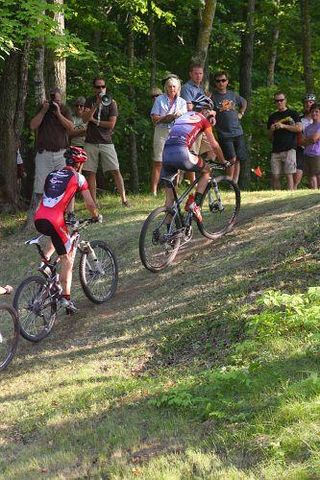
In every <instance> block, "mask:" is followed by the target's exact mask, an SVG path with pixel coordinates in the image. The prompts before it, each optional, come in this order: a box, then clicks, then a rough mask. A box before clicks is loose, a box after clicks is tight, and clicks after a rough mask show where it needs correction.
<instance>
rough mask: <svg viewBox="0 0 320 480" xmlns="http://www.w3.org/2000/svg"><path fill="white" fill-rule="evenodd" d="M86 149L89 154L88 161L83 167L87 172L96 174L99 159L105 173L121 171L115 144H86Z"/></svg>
mask: <svg viewBox="0 0 320 480" xmlns="http://www.w3.org/2000/svg"><path fill="white" fill-rule="evenodd" d="M84 149H85V151H86V152H87V154H88V160H87V161H86V163H85V164H84V166H83V170H84V171H85V172H94V173H96V172H97V170H98V165H99V159H100V160H101V166H102V171H103V172H107V171H109V170H119V162H118V157H117V152H116V149H115V148H114V145H113V143H85V144H84Z"/></svg>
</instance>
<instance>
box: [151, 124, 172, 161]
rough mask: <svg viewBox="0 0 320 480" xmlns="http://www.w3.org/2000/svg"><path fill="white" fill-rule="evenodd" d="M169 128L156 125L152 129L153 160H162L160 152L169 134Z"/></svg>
mask: <svg viewBox="0 0 320 480" xmlns="http://www.w3.org/2000/svg"><path fill="white" fill-rule="evenodd" d="M169 132H170V130H169V128H168V127H162V126H158V127H155V129H154V135H153V161H154V162H162V152H163V148H164V144H165V142H166V140H167V138H168V135H169Z"/></svg>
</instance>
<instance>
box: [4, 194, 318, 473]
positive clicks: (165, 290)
mask: <svg viewBox="0 0 320 480" xmlns="http://www.w3.org/2000/svg"><path fill="white" fill-rule="evenodd" d="M315 205H316V197H315V195H314V194H310V195H304V196H301V197H298V198H293V197H292V198H291V197H290V201H289V200H288V199H286V200H277V201H276V203H275V202H274V201H267V202H265V203H263V204H261V203H260V204H254V205H247V206H244V207H243V208H242V212H241V215H240V218H239V224H238V226H237V228H236V229H235V230H234V232H232V233H231V234H230V235H228V236H226V237H224V238H223V239H220V240H218V241H217V242H208V241H206V240H205V239H204V238H203V237H201V236H200V234H199V233H198V234H196V235H195V238H194V240H193V241H192V243H191V244H189V245H188V247H187V248H185V249H184V250H182V251H181V252H180V253H179V255H178V257H177V259H176V262H175V264H174V266H172V267H170V268H168V269H167V270H165V271H164V272H162V273H161V274H159V275H154V274H152V273H150V272H147V271H146V270H145V269H144V268H143V267H142V266H141V263H140V260H139V256H138V236H139V232H140V228H141V225H142V221H140V220H132V221H130V220H128V221H126V222H125V223H121V222H119V223H118V224H117V222H116V221H115V220H113V219H114V218H115V219H117V218H118V217H116V215H115V216H112V215H111V216H110V220H111V221H110V225H109V226H108V225H106V226H105V228H104V229H103V230H94V231H92V232H90V237H91V238H103V239H105V240H106V241H107V242H109V240H110V244H111V246H112V247H113V248H114V250H115V252H116V255H117V257H118V259H119V266H120V278H119V289H118V292H117V294H116V296H115V297H114V298H113V299H112V300H111V301H110V302H109V303H108V304H106V305H102V306H93V305H91V304H90V303H89V302H88V301H87V300H85V299H83V297H82V293H81V290H80V287H79V283H78V280H77V279H76V278H75V284H74V286H75V297H76V299H77V300H78V303H79V306H80V313H79V314H78V315H77V316H76V318H74V319H69V318H67V317H61V318H59V320H58V322H57V325H56V326H55V327H54V331H53V332H52V335H51V336H50V337H48V339H46V340H44V341H43V342H41V343H40V344H37V345H30V344H27V343H26V342H21V345H20V347H19V358H17V361H16V362H15V360H14V363H12V365H11V366H10V367H9V369H8V370H7V372H5V373H4V375H2V378H1V379H0V384H2V385H3V386H4V387H5V386H6V382H11V381H12V382H13V383H14V382H15V380H16V379H19V377H20V378H22V383H23V382H27V381H28V377H29V375H30V377H32V378H33V379H34V380H35V388H34V389H33V390H31V391H30V390H29V391H28V389H26V388H24V387H23V386H21V385H20V386H19V387H18V389H19V388H20V390H22V391H23V393H21V392H18V391H14V392H11V393H7V392H6V391H5V390H6V389H5V388H4V391H3V392H2V394H1V395H0V396H1V399H2V400H3V401H5V402H18V403H19V402H20V403H21V408H22V405H23V406H25V407H26V408H28V407H30V408H31V409H32V408H35V407H32V404H33V396H37V395H38V396H39V395H41V392H43V393H44V394H45V395H47V394H50V395H54V394H55V393H57V399H56V400H55V401H56V402H58V404H53V403H52V404H50V408H49V407H46V406H45V405H42V404H41V402H40V404H39V405H38V407H39V408H37V409H36V410H35V412H34V415H31V416H30V418H29V419H28V418H27V419H26V421H24V420H23V418H24V417H22V418H21V419H20V420H18V419H17V421H16V426H15V427H14V428H15V429H17V430H18V431H19V432H20V433H19V435H21V436H22V438H23V441H22V440H21V443H19V449H20V451H19V453H18V458H17V459H16V460H15V464H14V463H13V460H12V461H11V462H9V464H8V468H9V469H16V471H20V472H23V471H25V472H26V475H29V474H28V471H29V473H30V475H29V477H30V478H32V475H34V464H38V463H39V462H42V461H44V463H45V464H48V465H49V466H48V468H49V472H50V468H53V470H54V471H55V472H56V471H58V467H57V462H58V461H59V462H60V464H63V465H64V466H63V467H61V471H64V470H65V471H69V470H68V469H70V471H72V470H73V469H74V470H75V471H77V472H78V471H79V472H80V475H79V477H78V478H82V477H81V475H82V476H83V478H85V477H84V474H86V475H88V473H86V472H85V469H86V468H87V470H88V472H94V474H96V473H97V472H104V473H105V474H106V475H108V474H109V472H110V471H111V470H112V468H113V466H112V465H118V466H119V469H121V465H123V467H124V468H127V464H128V463H129V464H130V462H132V458H133V457H132V452H134V451H135V450H139V449H141V448H143V447H145V446H146V445H148V444H151V445H152V442H154V441H157V442H158V443H159V444H161V445H162V444H165V445H168V446H170V445H171V446H172V445H173V446H174V448H175V446H177V448H179V449H180V450H179V451H180V452H184V450H185V449H186V448H195V449H197V448H198V447H199V445H201V448H203V449H205V448H208V445H209V448H214V446H215V445H217V444H218V443H219V438H218V436H216V435H218V434H217V432H215V429H217V430H218V433H219V435H220V434H223V435H225V437H226V438H227V441H226V444H225V445H226V448H225V449H224V448H220V449H219V448H218V449H216V450H217V451H218V452H219V453H220V457H221V458H222V461H223V462H224V463H225V464H227V463H228V462H233V464H234V465H236V466H237V467H239V468H247V467H248V466H252V465H258V463H259V462H260V460H261V459H262V457H263V455H264V453H263V451H264V449H263V448H260V447H259V446H253V445H252V444H250V441H249V432H248V439H246V438H245V439H244V440H243V444H241V441H242V440H241V435H240V432H241V431H243V432H246V425H245V424H246V422H248V425H249V423H250V421H251V420H252V421H255V417H257V416H259V415H260V414H262V413H263V411H264V409H265V408H269V409H271V410H272V412H274V411H276V410H277V408H279V407H280V404H281V401H282V398H284V397H281V396H280V397H279V398H277V397H276V395H275V394H273V392H272V388H273V387H275V386H277V387H278V385H279V384H281V382H284V383H285V380H286V379H288V378H291V377H292V378H293V379H298V376H297V375H298V373H295V372H294V371H293V370H294V369H293V370H292V369H291V367H290V364H291V362H292V363H293V365H295V367H296V368H297V372H298V371H300V370H301V368H306V369H309V370H310V371H316V365H315V362H314V359H313V358H312V359H305V360H302V359H296V360H292V359H290V358H288V359H286V360H281V361H278V363H277V362H276V361H274V362H270V364H269V363H267V365H266V366H263V367H260V368H261V370H260V372H250V374H249V381H248V382H247V384H244V385H242V386H241V388H240V387H239V388H238V387H237V382H236V381H235V383H234V385H233V384H231V390H230V392H229V390H228V389H229V387H228V385H227V383H228V382H226V383H225V384H224V383H223V381H222V383H221V382H220V384H221V386H220V387H221V388H220V387H219V388H220V393H221V394H220V397H219V399H221V396H222V397H223V398H224V397H226V399H228V398H229V400H230V402H231V404H232V406H231V407H230V405H229V404H228V402H227V403H224V402H223V401H221V402H220V401H219V404H220V403H221V405H220V406H219V405H218V408H220V410H219V409H218V410H217V414H216V416H214V415H213V416H212V417H210V418H211V419H213V424H212V425H211V427H212V428H211V430H210V431H209V432H208V431H207V430H208V424H206V427H204V426H203V425H202V424H201V422H200V421H199V417H200V418H206V417H205V414H203V410H202V411H200V413H199V412H197V410H196V409H197V407H199V408H200V405H197V404H196V405H195V407H194V408H191V409H190V411H188V409H186V410H184V409H179V408H178V409H177V410H174V409H172V408H171V407H170V408H169V409H167V407H166V406H164V407H163V408H160V409H158V408H155V407H154V406H151V405H150V404H149V403H148V402H149V399H150V398H156V397H157V392H158V391H161V390H163V389H164V390H165V387H163V385H162V384H161V380H160V384H159V385H158V379H157V375H160V376H161V375H164V377H165V378H166V379H168V378H171V377H172V376H174V374H175V373H174V367H178V366H179V365H180V364H183V367H184V368H185V369H186V370H185V371H186V373H185V376H186V378H187V377H188V375H189V374H188V373H187V367H190V369H191V370H192V369H194V370H195V371H196V372H199V371H201V369H203V367H205V366H210V365H217V366H218V365H222V364H223V361H224V359H225V358H226V355H228V353H229V352H230V350H232V348H233V347H234V345H235V344H236V343H238V342H241V341H242V339H243V320H242V319H241V315H240V313H241V312H242V311H244V312H248V314H250V311H251V309H254V308H256V307H255V305H254V301H253V300H250V298H249V294H250V292H255V291H258V292H259V291H261V290H266V289H268V288H282V289H283V288H284V289H286V288H289V289H290V288H294V287H295V286H296V285H299V288H307V286H309V285H313V284H314V281H315V279H317V278H318V277H315V275H314V272H308V270H307V267H308V265H311V263H310V262H311V261H310V262H309V263H308V262H306V263H305V264H303V265H299V264H294V263H292V262H291V261H290V258H289V255H290V254H291V253H292V251H294V250H295V249H296V248H298V247H299V246H300V245H301V242H303V241H305V234H304V230H305V227H306V226H307V227H309V228H311V229H312V228H314V230H315V231H316V224H315V218H314V216H315V212H316V211H317V208H318V207H317V206H315ZM298 209H305V212H304V215H303V217H302V216H301V215H299V212H298V211H297V210H298ZM138 214H139V215H140V214H141V210H139V211H138ZM289 214H292V216H291V218H290V215H289ZM135 215H136V211H132V216H133V217H134V216H135ZM282 215H283V216H282ZM288 215H289V218H288ZM127 218H128V219H129V218H130V217H128V215H127ZM308 222H310V223H308ZM113 223H114V225H113ZM288 232H289V233H288ZM111 233H112V235H111ZM104 237H105V238H104ZM13 250H14V251H16V252H17V255H16V256H15V255H14V254H13V256H12V259H13V265H12V272H11V275H15V274H16V273H15V272H14V269H15V266H16V271H19V269H18V264H19V261H21V257H23V258H24V261H26V262H30V258H29V257H25V256H26V255H27V253H25V252H23V255H22V253H21V247H20V245H13ZM18 252H19V255H20V258H18ZM28 253H29V251H28ZM36 258H37V257H36V255H35V254H34V256H33V257H31V261H34V262H36ZM26 264H27V263H26ZM28 268H29V267H28ZM20 273H21V271H20ZM33 273H34V266H33ZM293 277H294V286H293V287H292V278H293ZM17 281H18V280H17V279H16V282H17ZM248 298H249V299H248ZM199 359H200V360H201V361H200V362H199ZM95 361H96V364H95V363H94V362H95ZM118 361H121V364H122V366H121V369H120V370H119V374H118V377H116V378H114V376H113V372H114V368H115V367H114V366H113V364H117V362H118ZM197 362H198V363H197ZM281 362H282V363H281ZM308 362H310V363H309V364H308ZM73 363H74V364H75V365H77V368H79V372H80V371H81V368H86V366H87V365H88V366H90V365H92V367H91V368H92V370H93V371H94V372H95V374H96V375H97V378H96V379H94V377H89V378H86V379H84V380H82V379H79V378H71V379H70V380H67V381H66V379H65V378H64V379H63V380H62V381H61V383H59V382H57V381H53V380H51V381H50V380H47V385H45V387H44V386H43V382H40V385H41V386H39V387H38V388H37V386H36V385H37V376H39V378H41V374H42V372H44V374H45V376H46V377H45V378H48V379H50V378H51V375H52V374H53V373H54V372H55V371H56V370H57V371H59V368H62V369H63V368H64V367H65V366H66V365H71V366H72V364H73ZM98 364H99V365H98ZM168 366H169V368H168ZM70 368H71V367H70ZM263 368H265V371H264V374H265V375H266V377H267V383H266V385H260V386H259V385H257V383H258V384H259V382H258V380H259V379H260V376H261V378H262V373H263ZM162 369H164V371H165V373H162V374H161V373H159V372H161V370H162ZM183 371H184V370H182V371H179V379H181V382H182V385H184V388H185V391H186V392H187V393H188V394H189V395H190V396H191V398H193V397H195V396H198V397H200V398H208V399H209V400H208V402H207V403H209V402H210V401H211V403H212V401H213V402H214V401H215V397H214V395H215V389H214V388H212V386H211V385H210V384H208V383H207V384H206V383H205V382H204V385H203V386H201V387H199V386H197V385H191V386H190V385H188V381H187V379H185V378H184V375H183V373H182V372H183ZM70 373H73V375H76V373H75V372H74V371H72V370H70ZM288 376H289V377H288ZM228 381H229V380H228ZM297 381H298V380H297ZM273 382H276V383H274V384H273ZM96 383H97V384H98V385H95V384H96ZM229 383H230V382H229ZM81 387H83V389H84V391H83V392H81V391H79V392H78V390H79V389H81ZM162 387H163V388H162ZM257 387H259V392H260V393H259V392H258V388H257ZM60 389H61V390H64V389H66V390H71V392H72V391H73V389H75V391H76V392H75V394H74V395H75V396H74V398H72V393H71V398H70V397H69V396H68V394H67V392H65V393H62V394H61V397H59V395H60V394H59V390H60ZM157 389H158V390H157ZM268 389H269V390H270V401H269V400H268V398H267V396H268V395H267V390H268ZM256 390H257V391H256ZM274 390H275V391H276V389H275V388H274ZM253 391H254V392H256V395H257V398H256V402H257V405H256V406H255V405H253V404H252V401H251V400H250V392H251V394H252V392H253ZM228 392H229V393H228ZM77 395H80V397H79V398H77ZM81 395H83V398H82V397H81ZM212 397H213V398H212ZM223 398H222V400H223ZM104 402H105V403H106V407H105V408H104ZM250 402H251V403H250ZM62 404H63V405H62ZM233 404H234V405H233ZM248 405H251V407H250V409H249V410H250V411H248V408H249V407H248ZM200 410H201V409H200ZM251 410H252V412H251ZM219 412H220V414H221V415H222V416H221V419H222V422H221V421H220V420H219ZM250 412H251V413H250ZM82 415H85V417H86V418H85V419H83V418H82ZM250 415H251V416H250ZM232 416H233V417H234V419H233V420H232V421H230V417H232ZM69 417H71V418H70V420H69ZM241 419H242V420H241ZM224 423H225V424H226V428H224ZM228 425H229V426H230V425H232V428H234V429H235V430H234V431H235V433H234V434H232V433H230V435H229V434H228V432H227V430H228ZM164 426H165V428H164ZM248 428H249V426H248ZM8 432H9V433H8V437H7V438H8V444H7V448H6V451H7V453H9V454H10V452H11V451H12V449H13V447H14V446H15V440H14V435H13V436H12V437H10V435H12V432H11V433H10V428H9V430H8ZM21 432H22V433H21ZM70 432H71V433H70ZM66 438H67V441H66ZM199 438H200V439H201V438H203V444H202V443H201V444H200V443H197V442H198V441H199ZM50 442H53V445H54V454H53V455H52V459H51V460H50V459H47V456H46V455H47V452H48V450H50V449H51V447H52V443H51V444H50ZM24 443H26V444H27V445H26V446H25V445H24ZM250 448H251V449H254V448H256V450H257V455H256V456H255V457H254V458H255V460H254V462H253V463H252V462H251V463H250V458H252V455H251V457H250V455H249V449H250ZM166 451H167V450H166V449H165V448H163V449H162V450H161V449H160V453H161V454H163V453H166ZM68 452H69V453H70V456H68V455H69V453H68ZM119 452H120V453H119ZM230 452H231V455H230ZM239 452H241V453H239ZM117 455H118V457H117ZM181 455H183V453H181ZM9 456H10V455H9ZM64 456H65V458H64ZM227 457H228V459H227ZM249 457H250V458H249ZM64 460H65V463H63V462H64ZM61 462H62V463H61ZM110 465H111V466H110ZM45 468H47V467H46V466H45ZM110 468H111V470H110ZM115 468H116V467H115ZM117 468H118V467H117ZM24 469H25V470H24ZM8 471H9V470H8ZM12 471H14V470H12ZM21 475H22V474H21ZM48 475H49V474H48ZM66 477H68V474H66ZM8 478H9V477H8ZM10 478H19V476H16V477H14V476H11V477H10ZM21 478H28V477H27V476H26V477H23V476H21ZM75 478H76V477H75ZM88 478H90V476H89V477H88ZM98 478H99V477H98ZM106 478H108V477H107V476H106ZM119 478H121V477H120V476H119Z"/></svg>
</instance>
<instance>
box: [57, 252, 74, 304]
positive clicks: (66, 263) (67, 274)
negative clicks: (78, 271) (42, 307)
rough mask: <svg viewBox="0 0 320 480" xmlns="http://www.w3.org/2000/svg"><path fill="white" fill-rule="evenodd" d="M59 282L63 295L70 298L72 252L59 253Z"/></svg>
mask: <svg viewBox="0 0 320 480" xmlns="http://www.w3.org/2000/svg"><path fill="white" fill-rule="evenodd" d="M60 263H61V270H60V282H61V286H62V290H63V296H64V297H65V298H68V297H69V299H70V295H71V284H72V268H73V252H72V251H71V252H69V253H66V254H64V255H60Z"/></svg>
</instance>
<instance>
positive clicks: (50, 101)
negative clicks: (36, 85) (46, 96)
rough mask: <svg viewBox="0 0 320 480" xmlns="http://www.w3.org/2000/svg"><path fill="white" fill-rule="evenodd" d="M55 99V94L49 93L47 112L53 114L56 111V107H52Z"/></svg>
mask: <svg viewBox="0 0 320 480" xmlns="http://www.w3.org/2000/svg"><path fill="white" fill-rule="evenodd" d="M55 98H56V94H55V93H50V100H49V109H48V112H55V111H56V110H57V107H56V106H55V105H54V101H55Z"/></svg>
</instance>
